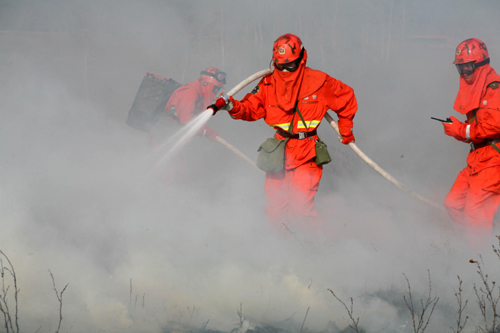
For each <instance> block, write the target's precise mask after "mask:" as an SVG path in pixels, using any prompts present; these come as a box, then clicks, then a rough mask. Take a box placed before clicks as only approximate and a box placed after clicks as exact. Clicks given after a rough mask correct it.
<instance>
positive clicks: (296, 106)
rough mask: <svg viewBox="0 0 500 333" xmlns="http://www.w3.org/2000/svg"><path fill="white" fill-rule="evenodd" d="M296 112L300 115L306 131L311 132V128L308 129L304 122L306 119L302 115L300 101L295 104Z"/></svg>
mask: <svg viewBox="0 0 500 333" xmlns="http://www.w3.org/2000/svg"><path fill="white" fill-rule="evenodd" d="M295 110H296V111H297V112H298V113H299V116H300V120H302V123H303V124H304V126H305V128H306V130H309V128H307V125H306V122H305V121H304V117H302V113H300V110H299V101H297V103H295Z"/></svg>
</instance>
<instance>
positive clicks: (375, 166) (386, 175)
mask: <svg viewBox="0 0 500 333" xmlns="http://www.w3.org/2000/svg"><path fill="white" fill-rule="evenodd" d="M272 72H273V70H272V69H270V68H267V69H264V70H261V71H260V72H257V73H255V74H253V75H251V76H249V77H248V78H246V79H245V80H243V81H241V82H240V83H239V84H238V85H236V86H235V87H234V88H233V89H231V90H230V91H229V92H228V93H227V95H228V96H233V95H235V94H236V93H238V92H239V91H240V90H241V89H243V88H244V87H246V86H247V85H249V84H250V83H252V82H253V81H255V80H257V79H259V78H261V77H264V76H266V75H268V74H271V73H272ZM214 106H215V105H214ZM216 107H217V110H218V109H219V106H216ZM214 110H215V109H214ZM217 110H215V111H217ZM325 118H326V120H327V121H328V123H329V124H330V126H332V128H333V129H334V130H335V132H337V134H338V135H341V134H340V131H339V127H338V125H337V123H336V122H335V120H333V118H332V117H331V116H330V115H329V114H328V113H326V114H325ZM216 140H217V141H219V142H221V143H223V144H224V145H226V146H227V147H228V148H229V149H231V150H233V151H234V152H235V153H236V152H237V154H238V155H239V156H241V157H242V158H244V159H245V160H246V161H247V162H249V163H251V164H252V165H253V166H255V167H257V166H256V165H255V163H254V162H253V161H252V160H250V159H249V158H248V157H247V156H245V155H244V154H243V153H241V152H239V151H238V150H237V149H236V148H234V147H233V146H231V145H229V144H228V143H227V142H225V141H224V140H222V139H221V138H216ZM229 146H230V147H229ZM348 146H349V147H350V148H351V149H352V150H353V151H354V152H355V153H356V154H357V155H358V156H359V157H360V158H361V159H362V160H363V161H364V162H365V163H366V164H368V165H369V166H370V167H371V168H372V169H374V170H375V171H377V172H378V173H379V174H380V175H381V176H382V177H384V178H385V179H387V180H388V181H389V182H391V183H392V184H393V185H394V186H396V187H397V188H399V189H400V190H402V191H403V192H405V193H407V194H409V195H410V196H412V197H414V198H416V199H417V200H419V201H421V202H423V203H426V204H428V205H429V206H431V207H434V208H436V209H438V210H440V211H443V210H444V209H443V207H442V206H440V205H437V204H436V203H435V202H433V201H430V200H429V199H427V198H425V197H423V196H422V195H420V194H418V193H417V192H415V191H413V190H411V189H410V188H408V187H406V186H405V185H403V184H402V183H401V182H399V181H398V180H397V179H396V178H394V177H393V176H391V175H390V174H389V173H388V172H387V171H385V170H384V169H382V168H381V167H380V166H379V165H378V164H377V163H375V162H374V161H373V160H372V159H371V158H369V157H368V156H367V155H366V154H365V153H364V152H363V151H362V150H361V149H359V148H358V146H357V145H356V144H355V143H354V142H350V143H349V144H348ZM259 170H260V169H259Z"/></svg>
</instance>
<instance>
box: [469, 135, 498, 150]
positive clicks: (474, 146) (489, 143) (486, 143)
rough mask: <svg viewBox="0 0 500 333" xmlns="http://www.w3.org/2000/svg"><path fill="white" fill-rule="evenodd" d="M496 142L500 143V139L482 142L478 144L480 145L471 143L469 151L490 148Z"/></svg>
mask: <svg viewBox="0 0 500 333" xmlns="http://www.w3.org/2000/svg"><path fill="white" fill-rule="evenodd" d="M498 142H500V138H495V139H486V140H484V141H483V142H480V143H471V144H470V150H471V151H474V150H476V149H479V148H483V147H486V146H491V145H492V144H494V143H498Z"/></svg>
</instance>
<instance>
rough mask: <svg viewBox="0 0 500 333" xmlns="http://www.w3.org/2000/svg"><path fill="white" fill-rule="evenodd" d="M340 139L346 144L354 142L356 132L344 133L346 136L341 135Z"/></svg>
mask: <svg viewBox="0 0 500 333" xmlns="http://www.w3.org/2000/svg"><path fill="white" fill-rule="evenodd" d="M339 141H340V142H342V143H343V144H345V145H348V144H349V143H351V142H354V141H355V139H354V134H352V132H351V134H349V135H344V136H339Z"/></svg>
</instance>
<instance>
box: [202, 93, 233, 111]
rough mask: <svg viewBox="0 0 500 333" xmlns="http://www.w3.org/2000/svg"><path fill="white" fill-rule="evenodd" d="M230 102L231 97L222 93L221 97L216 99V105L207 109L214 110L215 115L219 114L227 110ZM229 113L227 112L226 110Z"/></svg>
mask: <svg viewBox="0 0 500 333" xmlns="http://www.w3.org/2000/svg"><path fill="white" fill-rule="evenodd" d="M228 100H229V95H228V94H226V93H221V94H220V95H219V97H217V98H216V99H215V103H214V104H212V105H209V106H208V107H207V109H212V110H213V115H215V114H216V113H217V111H219V110H226V109H225V106H226V105H227V104H228V102H227V101H228ZM226 111H227V110H226Z"/></svg>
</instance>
